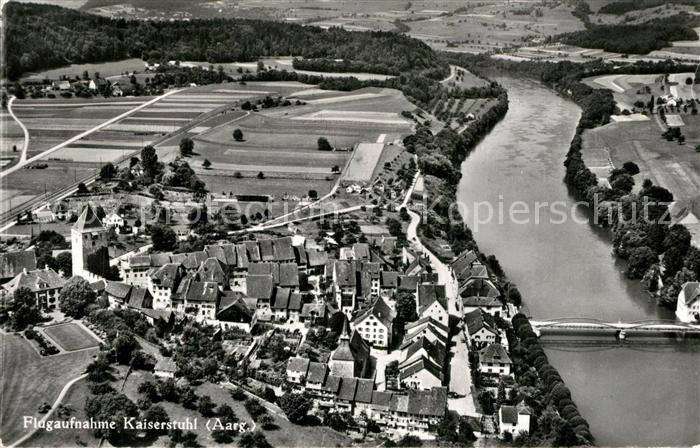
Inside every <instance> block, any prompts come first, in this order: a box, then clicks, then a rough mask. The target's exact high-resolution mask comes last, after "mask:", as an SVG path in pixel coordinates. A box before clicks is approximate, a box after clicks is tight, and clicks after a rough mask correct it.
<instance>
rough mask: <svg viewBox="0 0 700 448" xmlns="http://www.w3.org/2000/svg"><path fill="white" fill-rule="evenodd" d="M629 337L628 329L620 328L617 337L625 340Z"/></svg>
mask: <svg viewBox="0 0 700 448" xmlns="http://www.w3.org/2000/svg"><path fill="white" fill-rule="evenodd" d="M626 337H627V331H626V330H620V331H618V332H617V339H619V340H621V341H624V340H625V338H626Z"/></svg>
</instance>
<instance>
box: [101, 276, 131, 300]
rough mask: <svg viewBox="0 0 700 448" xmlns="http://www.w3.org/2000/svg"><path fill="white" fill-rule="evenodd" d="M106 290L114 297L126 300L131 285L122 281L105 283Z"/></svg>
mask: <svg viewBox="0 0 700 448" xmlns="http://www.w3.org/2000/svg"><path fill="white" fill-rule="evenodd" d="M105 292H106V293H107V294H108V295H110V296H113V297H116V298H118V299H121V300H126V299H127V298H128V297H129V293H130V292H131V285H128V284H126V283H122V282H110V281H108V282H107V284H106V285H105Z"/></svg>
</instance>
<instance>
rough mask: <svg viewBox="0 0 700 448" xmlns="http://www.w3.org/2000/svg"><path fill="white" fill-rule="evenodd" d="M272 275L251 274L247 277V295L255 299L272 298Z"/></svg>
mask: <svg viewBox="0 0 700 448" xmlns="http://www.w3.org/2000/svg"><path fill="white" fill-rule="evenodd" d="M272 288H273V283H272V275H269V274H268V275H249V276H248V277H247V278H246V295H247V296H248V297H250V298H253V299H270V298H272Z"/></svg>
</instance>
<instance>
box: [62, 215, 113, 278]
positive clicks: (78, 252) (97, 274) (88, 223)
mask: <svg viewBox="0 0 700 448" xmlns="http://www.w3.org/2000/svg"><path fill="white" fill-rule="evenodd" d="M70 241H71V252H72V255H73V275H79V276H81V277H83V278H85V279H86V280H88V281H96V280H99V279H100V278H103V277H106V276H107V275H108V273H109V269H110V267H109V250H108V248H107V229H105V228H104V226H103V225H102V223H101V222H100V219H99V218H98V217H97V214H96V213H95V211H94V210H93V209H92V207H91V206H90V205H88V206H86V207H85V208H84V209H83V211H82V213H81V214H80V217H79V218H78V220H77V221H76V222H75V224H74V225H73V227H72V228H71V231H70Z"/></svg>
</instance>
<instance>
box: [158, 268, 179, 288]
mask: <svg viewBox="0 0 700 448" xmlns="http://www.w3.org/2000/svg"><path fill="white" fill-rule="evenodd" d="M181 269H182V265H180V264H176V263H167V264H164V265H163V266H161V267H159V268H158V269H157V270H156V271H155V272H153V273H152V274H151V280H152V281H153V283H157V284H158V285H159V286H161V287H163V288H168V289H172V290H174V289H175V288H177V285H178V283H179V282H180V279H181V278H182V270H181Z"/></svg>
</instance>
